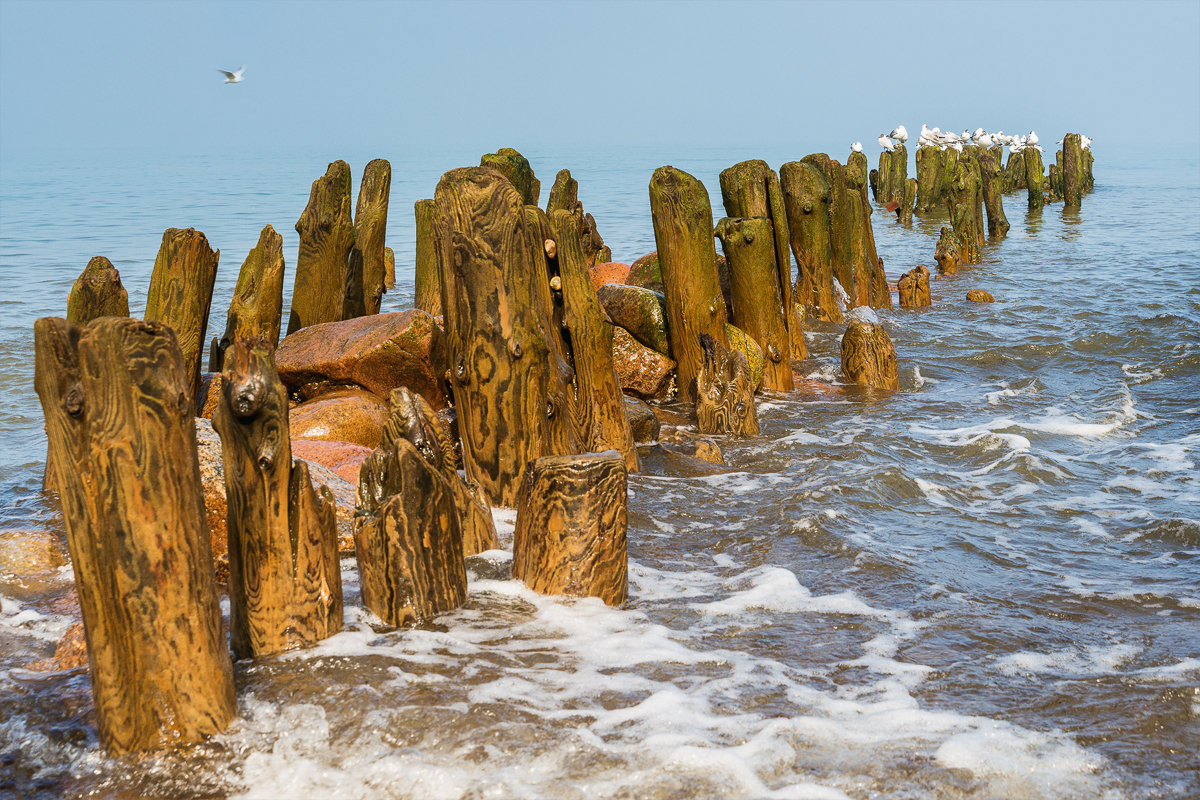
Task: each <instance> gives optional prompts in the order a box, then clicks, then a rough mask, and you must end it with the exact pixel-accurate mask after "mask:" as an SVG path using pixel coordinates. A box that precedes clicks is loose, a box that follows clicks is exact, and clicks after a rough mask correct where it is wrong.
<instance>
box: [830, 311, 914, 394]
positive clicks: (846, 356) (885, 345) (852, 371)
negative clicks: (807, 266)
mask: <svg viewBox="0 0 1200 800" xmlns="http://www.w3.org/2000/svg"><path fill="white" fill-rule="evenodd" d="M842 372H843V373H844V374H845V376H846V380H848V381H850V382H851V383H857V384H858V385H859V386H864V387H867V388H870V389H899V388H900V379H899V376H898V375H897V372H896V346H895V345H894V344H892V339H891V337H890V336H888V335H887V331H886V330H884V329H883V326H882V325H875V324H873V323H870V322H853V323H851V324H850V326H849V327H848V328H846V332H845V333H844V334H843V335H842Z"/></svg>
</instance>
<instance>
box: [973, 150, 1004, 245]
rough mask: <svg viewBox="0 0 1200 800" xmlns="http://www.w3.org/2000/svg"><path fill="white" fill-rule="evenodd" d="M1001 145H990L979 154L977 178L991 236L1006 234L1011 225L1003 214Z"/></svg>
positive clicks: (996, 236) (998, 236) (988, 231)
mask: <svg viewBox="0 0 1200 800" xmlns="http://www.w3.org/2000/svg"><path fill="white" fill-rule="evenodd" d="M1003 151H1004V148H1003V147H992V148H989V149H987V150H983V151H982V152H981V153H980V154H979V178H980V181H981V183H982V186H981V189H982V191H983V206H984V210H985V211H987V233H988V236H991V237H993V238H997V239H998V238H1001V237H1003V236H1007V235H1008V230H1009V228H1010V227H1011V226H1010V225H1009V223H1008V217H1007V216H1005V214H1004V168H1003V166H1002V163H1001V157H1002V156H1003Z"/></svg>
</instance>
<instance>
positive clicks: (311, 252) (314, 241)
mask: <svg viewBox="0 0 1200 800" xmlns="http://www.w3.org/2000/svg"><path fill="white" fill-rule="evenodd" d="M350 208H351V206H350V165H349V164H347V163H346V162H345V161H334V162H333V163H332V164H330V165H329V168H328V169H327V170H326V171H325V175H324V176H322V177H320V178H317V179H316V180H315V181H313V185H312V191H311V192H310V193H309V196H308V205H307V206H305V208H304V213H303V214H301V215H300V219H299V220H297V221H296V233H298V234H300V253H299V255H297V256H296V282H295V284H294V288H293V289H292V310H291V314H290V316H289V319H288V326H287V332H288V333H295V332H296V331H298V330H300V329H301V328H304V327H307V326H308V325H316V324H317V323H319V322H337V321H339V320H342V319H345V318H346V317H345V309H346V295H347V292H348V290H349V283H350V280H349V279H350V272H349V270H350V258H349V257H350V249H351V248H352V247H353V246H354V237H355V232H354V220H353V217H352V216H351V213H350Z"/></svg>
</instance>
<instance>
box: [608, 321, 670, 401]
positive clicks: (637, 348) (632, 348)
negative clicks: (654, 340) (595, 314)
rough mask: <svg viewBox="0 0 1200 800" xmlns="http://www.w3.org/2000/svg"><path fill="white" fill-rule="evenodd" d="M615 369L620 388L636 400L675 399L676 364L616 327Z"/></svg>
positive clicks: (614, 344)
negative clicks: (636, 398)
mask: <svg viewBox="0 0 1200 800" xmlns="http://www.w3.org/2000/svg"><path fill="white" fill-rule="evenodd" d="M613 367H615V368H616V371H617V380H619V381H620V382H621V388H622V389H623V390H624V391H626V392H629V393H630V394H632V395H634V396H636V397H640V398H641V399H643V400H660V401H662V400H670V399H671V398H672V397H674V396H675V362H674V361H672V360H671V359H669V358H667V357H666V356H664V355H663V354H662V353H658V352H655V351H654V350H652V349H650V348H649V347H646V345H644V344H642V343H641V342H639V341H638V340H637V339H634V338H633V336H631V335H630V333H629V331H627V330H625V329H624V328H619V327H616V326H614V327H613Z"/></svg>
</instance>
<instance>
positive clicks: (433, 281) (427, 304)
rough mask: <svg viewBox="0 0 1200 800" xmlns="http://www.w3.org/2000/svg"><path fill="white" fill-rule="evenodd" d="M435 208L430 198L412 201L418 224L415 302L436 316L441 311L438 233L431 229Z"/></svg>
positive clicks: (432, 227) (423, 309) (420, 307)
mask: <svg viewBox="0 0 1200 800" xmlns="http://www.w3.org/2000/svg"><path fill="white" fill-rule="evenodd" d="M435 208H436V206H435V205H434V203H433V201H432V200H418V201H417V202H415V203H413V214H414V216H415V217H416V224H417V234H416V235H417V257H416V290H417V298H416V305H417V308H419V309H421V310H422V311H426V312H428V313H430V314H432V315H434V316H435V317H436V316H439V315H440V314H441V313H442V287H441V279H440V277H439V272H440V267H439V256H438V253H437V247H438V234H437V231H436V229H435V228H434V214H435Z"/></svg>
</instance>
